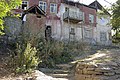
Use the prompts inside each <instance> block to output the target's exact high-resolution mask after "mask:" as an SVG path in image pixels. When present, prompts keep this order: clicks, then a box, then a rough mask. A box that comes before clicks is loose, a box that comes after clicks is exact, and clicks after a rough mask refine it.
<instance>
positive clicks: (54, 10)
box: [50, 3, 57, 13]
mask: <svg viewBox="0 0 120 80" xmlns="http://www.w3.org/2000/svg"><path fill="white" fill-rule="evenodd" d="M51 4H53V5H54V7H53V6H51ZM51 7H53V12H52V11H51ZM50 13H57V4H56V3H50Z"/></svg>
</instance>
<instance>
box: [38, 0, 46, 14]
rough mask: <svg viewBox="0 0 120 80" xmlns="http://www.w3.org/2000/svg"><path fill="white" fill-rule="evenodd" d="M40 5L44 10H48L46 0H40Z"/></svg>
mask: <svg viewBox="0 0 120 80" xmlns="http://www.w3.org/2000/svg"><path fill="white" fill-rule="evenodd" d="M39 6H40V8H41V9H42V10H43V11H45V12H46V7H47V5H46V2H43V1H39Z"/></svg>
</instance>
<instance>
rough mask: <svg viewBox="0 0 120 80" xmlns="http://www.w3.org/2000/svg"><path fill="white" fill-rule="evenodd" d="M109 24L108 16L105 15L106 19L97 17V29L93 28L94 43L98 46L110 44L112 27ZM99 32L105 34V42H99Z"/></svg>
mask: <svg viewBox="0 0 120 80" xmlns="http://www.w3.org/2000/svg"><path fill="white" fill-rule="evenodd" d="M102 19H103V20H102ZM109 22H110V16H107V15H106V17H97V27H96V28H95V32H94V34H95V35H94V38H95V39H96V42H97V43H98V44H102V45H103V44H104V45H110V44H111V43H112V40H111V29H112V27H111V26H110V25H109ZM101 32H103V33H106V38H107V40H106V41H101V39H100V33H101Z"/></svg>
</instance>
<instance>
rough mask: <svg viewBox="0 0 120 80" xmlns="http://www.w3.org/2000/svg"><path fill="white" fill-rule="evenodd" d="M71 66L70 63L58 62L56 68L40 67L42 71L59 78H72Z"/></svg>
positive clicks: (65, 79) (68, 79)
mask: <svg viewBox="0 0 120 80" xmlns="http://www.w3.org/2000/svg"><path fill="white" fill-rule="evenodd" d="M71 68H72V65H70V64H58V65H56V68H55V69H48V68H40V71H42V72H43V73H45V74H46V75H48V76H52V77H54V78H57V79H58V80H70V77H71V76H70V75H71Z"/></svg>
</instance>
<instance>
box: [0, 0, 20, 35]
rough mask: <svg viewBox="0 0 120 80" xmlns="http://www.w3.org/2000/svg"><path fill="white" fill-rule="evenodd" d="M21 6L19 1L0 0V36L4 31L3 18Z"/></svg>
mask: <svg viewBox="0 0 120 80" xmlns="http://www.w3.org/2000/svg"><path fill="white" fill-rule="evenodd" d="M20 4H21V0H0V35H1V34H3V30H4V26H3V23H4V20H3V18H4V17H5V16H7V13H8V12H10V10H11V9H14V8H16V7H17V6H19V5H20Z"/></svg>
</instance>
